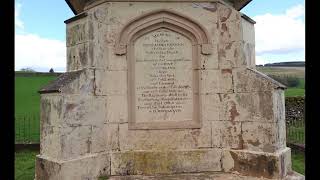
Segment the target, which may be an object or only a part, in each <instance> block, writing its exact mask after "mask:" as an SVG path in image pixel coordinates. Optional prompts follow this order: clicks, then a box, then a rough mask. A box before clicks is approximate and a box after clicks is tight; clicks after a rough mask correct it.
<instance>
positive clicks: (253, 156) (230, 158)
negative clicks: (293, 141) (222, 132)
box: [222, 148, 291, 179]
mask: <svg viewBox="0 0 320 180" xmlns="http://www.w3.org/2000/svg"><path fill="white" fill-rule="evenodd" d="M222 154H223V155H222V168H223V171H225V172H233V173H240V174H241V175H245V176H252V177H263V178H268V179H279V178H284V177H285V176H286V175H287V174H288V172H290V171H291V156H290V155H291V151H290V148H284V149H283V150H281V151H278V152H276V153H265V152H255V151H247V150H228V149H225V150H223V153H222Z"/></svg>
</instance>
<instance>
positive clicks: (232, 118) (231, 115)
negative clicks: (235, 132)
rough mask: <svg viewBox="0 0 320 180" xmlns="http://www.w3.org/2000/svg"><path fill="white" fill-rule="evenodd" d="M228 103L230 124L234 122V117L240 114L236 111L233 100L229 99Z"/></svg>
mask: <svg viewBox="0 0 320 180" xmlns="http://www.w3.org/2000/svg"><path fill="white" fill-rule="evenodd" d="M230 103H231V109H230V110H229V112H230V120H231V122H232V124H233V125H234V124H235V122H234V120H235V118H236V117H237V116H239V115H240V114H239V112H238V111H237V107H236V103H235V102H233V101H231V102H230Z"/></svg>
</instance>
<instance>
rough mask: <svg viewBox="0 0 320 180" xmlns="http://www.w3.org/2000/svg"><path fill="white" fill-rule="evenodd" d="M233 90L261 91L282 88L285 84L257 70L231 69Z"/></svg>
mask: <svg viewBox="0 0 320 180" xmlns="http://www.w3.org/2000/svg"><path fill="white" fill-rule="evenodd" d="M233 77H234V85H235V89H234V90H235V92H238V93H239V92H263V91H273V90H274V89H277V88H280V89H284V88H285V86H284V85H282V84H281V83H279V82H277V81H275V80H273V79H272V78H270V77H268V76H267V75H265V74H262V73H261V72H259V71H256V70H254V69H249V68H246V69H244V68H237V69H234V70H233Z"/></svg>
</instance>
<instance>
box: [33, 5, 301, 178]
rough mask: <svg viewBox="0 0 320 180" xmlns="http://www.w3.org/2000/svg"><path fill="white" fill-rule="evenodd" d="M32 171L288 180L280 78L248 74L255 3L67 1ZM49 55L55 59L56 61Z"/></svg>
mask: <svg viewBox="0 0 320 180" xmlns="http://www.w3.org/2000/svg"><path fill="white" fill-rule="evenodd" d="M66 2H67V3H68V5H69V6H70V8H71V9H72V10H73V12H74V13H75V14H76V16H75V17H72V18H71V19H68V20H66V21H65V23H66V26H67V42H66V46H67V72H66V73H64V74H63V75H61V76H59V78H58V79H57V80H56V81H54V82H52V83H51V84H49V85H48V86H46V87H44V88H42V89H41V90H40V91H39V92H40V93H41V122H40V124H41V135H40V136H41V140H40V141H41V142H40V154H39V155H38V156H37V159H36V179H41V180H42V179H45V180H47V179H50V180H51V179H59V180H70V179H72V180H73V179H98V178H99V177H108V178H110V179H112V178H120V179H121V178H122V177H126V178H130V177H134V178H144V179H148V178H150V179H152V178H159V179H168V178H178V179H179V178H180V179H186V178H187V179H188V178H191V179H197V178H199V177H200V179H201V178H207V179H210V178H211V179H219V178H220V179H237V178H238V179H261V178H268V179H293V178H301V179H302V178H303V177H302V176H300V175H299V174H296V173H295V172H293V171H292V170H291V151H290V148H288V147H286V133H285V113H284V111H285V108H284V107H285V104H284V89H285V86H283V85H282V84H280V83H278V82H276V81H274V80H273V79H271V78H269V77H267V76H266V75H264V74H262V73H260V72H258V71H256V70H255V38H254V23H255V22H254V21H253V20H252V19H250V18H249V17H247V16H246V15H244V14H242V13H240V12H239V10H240V9H241V8H242V7H244V6H245V5H246V4H247V3H249V2H250V0H239V1H237V0H209V1H202V0H194V1H191V0H190V1H189V0H184V1H180V0H140V1H135V0H132V1H125V0H66ZM53 63H54V62H53Z"/></svg>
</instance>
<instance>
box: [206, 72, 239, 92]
mask: <svg viewBox="0 0 320 180" xmlns="http://www.w3.org/2000/svg"><path fill="white" fill-rule="evenodd" d="M232 79H233V78H232V69H221V70H200V93H201V94H216V93H231V92H233V80H232Z"/></svg>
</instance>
